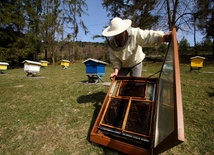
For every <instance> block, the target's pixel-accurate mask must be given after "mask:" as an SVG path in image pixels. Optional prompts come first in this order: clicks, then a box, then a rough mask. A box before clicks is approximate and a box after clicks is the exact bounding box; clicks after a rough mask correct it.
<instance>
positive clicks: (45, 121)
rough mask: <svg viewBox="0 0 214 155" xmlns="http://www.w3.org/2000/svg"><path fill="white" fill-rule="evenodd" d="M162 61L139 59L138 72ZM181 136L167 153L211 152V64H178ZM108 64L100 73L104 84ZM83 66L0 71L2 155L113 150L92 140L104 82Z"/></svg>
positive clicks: (110, 154)
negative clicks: (193, 67) (196, 67)
mask: <svg viewBox="0 0 214 155" xmlns="http://www.w3.org/2000/svg"><path fill="white" fill-rule="evenodd" d="M160 68H161V63H154V62H146V63H144V68H143V76H145V77H148V76H149V75H152V74H154V73H156V72H157V71H159V70H160ZM180 68H181V80H182V83H181V85H182V97H183V108H184V123H185V124H184V125H185V138H186V141H185V142H184V143H182V144H180V145H178V146H177V147H174V148H173V149H171V150H169V151H167V152H165V153H163V154H166V155H171V154H176V155H192V154H194V155H212V154H214V65H213V64H212V65H211V64H206V63H205V65H204V67H203V69H202V70H201V72H197V71H194V72H191V73H190V72H189V69H190V67H189V65H188V64H181V65H180ZM111 71H112V68H111V66H110V65H109V66H106V75H105V76H104V77H103V78H102V79H103V80H104V82H105V83H109V82H110V79H109V74H110V72H111ZM86 81H87V76H86V75H85V65H84V64H82V63H81V62H77V63H73V64H71V65H70V66H69V68H68V69H62V68H61V66H48V67H47V68H46V69H41V70H40V73H39V75H38V77H34V78H31V77H28V78H27V77H26V73H25V72H24V69H23V68H20V69H9V70H7V71H6V74H1V75H0V107H1V108H0V154H1V155H23V154H24V155H31V154H32V155H44V154H46V155H50V154H56V155H68V154H72V155H89V154H90V155H100V154H104V155H118V154H121V153H119V152H117V151H115V150H112V149H109V148H106V147H102V146H100V145H95V144H92V143H91V142H90V141H89V134H90V131H91V128H92V126H93V123H94V121H95V119H96V117H97V114H98V112H99V109H100V107H101V105H102V102H103V99H104V97H105V95H106V92H107V91H108V88H109V85H106V84H103V83H102V82H100V83H98V84H89V83H86Z"/></svg>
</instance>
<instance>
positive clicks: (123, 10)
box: [102, 0, 158, 29]
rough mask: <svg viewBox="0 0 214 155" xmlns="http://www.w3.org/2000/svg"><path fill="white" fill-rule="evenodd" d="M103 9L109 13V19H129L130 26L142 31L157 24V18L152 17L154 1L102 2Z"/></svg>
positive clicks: (120, 0) (111, 0) (115, 0)
mask: <svg viewBox="0 0 214 155" xmlns="http://www.w3.org/2000/svg"><path fill="white" fill-rule="evenodd" d="M102 5H103V7H104V8H106V10H107V11H109V14H108V16H109V17H121V18H129V19H131V20H132V25H133V26H135V27H140V28H142V29H148V28H151V27H152V24H153V23H155V22H157V19H158V16H156V15H152V14H151V11H152V10H153V9H154V6H155V1H151V0H141V1H138V0H126V1H124V0H119V1H117V0H103V3H102Z"/></svg>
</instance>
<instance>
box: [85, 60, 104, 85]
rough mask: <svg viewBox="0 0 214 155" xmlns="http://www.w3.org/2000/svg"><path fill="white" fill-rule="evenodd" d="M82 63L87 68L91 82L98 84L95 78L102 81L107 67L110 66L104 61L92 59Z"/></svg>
mask: <svg viewBox="0 0 214 155" xmlns="http://www.w3.org/2000/svg"><path fill="white" fill-rule="evenodd" d="M82 63H84V64H85V66H86V69H85V70H86V75H87V76H88V77H89V81H90V82H97V81H95V80H94V79H93V78H95V79H98V80H99V79H100V80H101V77H102V76H103V75H104V74H105V66H106V65H107V64H108V63H106V62H104V61H100V60H96V59H92V58H89V59H87V60H85V61H83V62H82ZM91 80H92V81H91Z"/></svg>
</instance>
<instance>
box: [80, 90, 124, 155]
mask: <svg viewBox="0 0 214 155" xmlns="http://www.w3.org/2000/svg"><path fill="white" fill-rule="evenodd" d="M105 96H106V93H104V92H98V93H94V94H89V95H82V96H79V97H78V98H77V102H78V103H79V104H84V103H88V102H92V103H94V104H93V106H94V107H95V109H94V114H93V117H92V120H91V123H90V126H89V129H88V136H87V140H88V142H89V143H91V141H90V133H91V130H92V128H93V125H94V123H95V121H96V118H97V116H98V114H99V111H100V109H101V106H102V103H103V101H104V99H105ZM98 146H99V147H102V149H103V152H104V155H111V154H115V153H116V154H118V155H124V154H123V153H120V152H117V151H115V150H112V149H111V148H107V147H105V146H101V145H98Z"/></svg>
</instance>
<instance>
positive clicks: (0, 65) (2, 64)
mask: <svg viewBox="0 0 214 155" xmlns="http://www.w3.org/2000/svg"><path fill="white" fill-rule="evenodd" d="M8 65H9V64H8V63H7V62H0V73H4V71H6V70H7V66H8Z"/></svg>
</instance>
